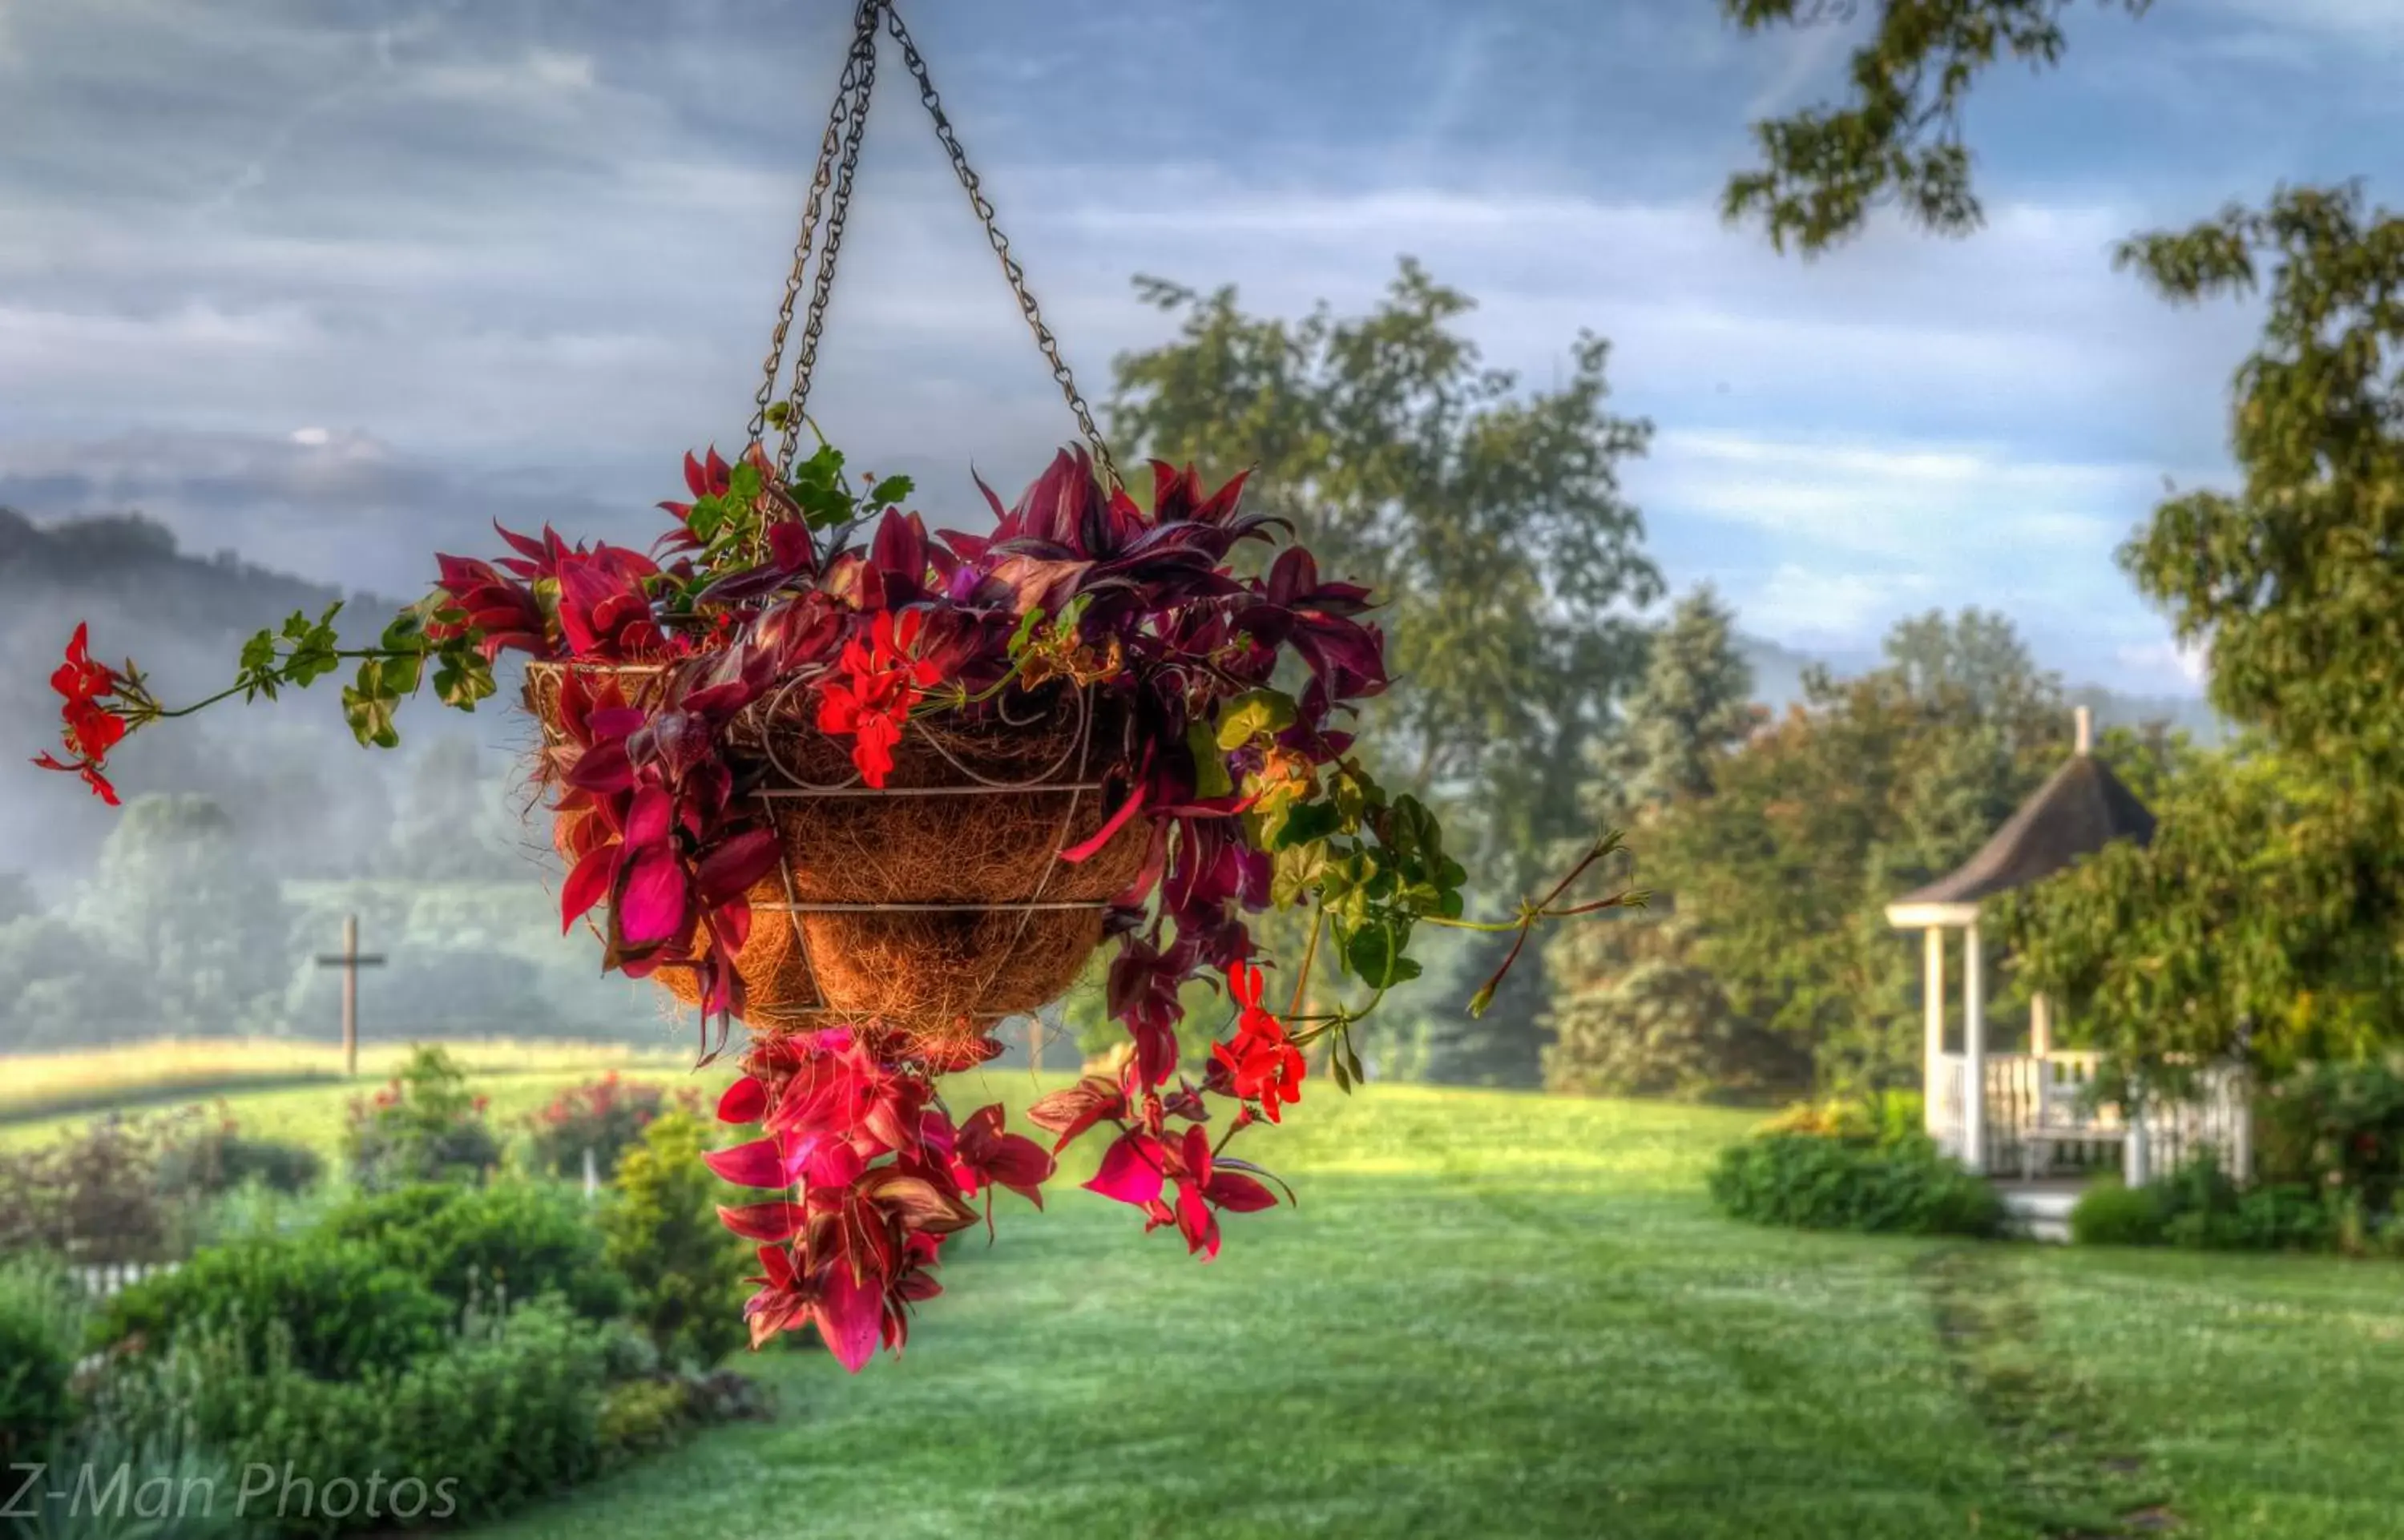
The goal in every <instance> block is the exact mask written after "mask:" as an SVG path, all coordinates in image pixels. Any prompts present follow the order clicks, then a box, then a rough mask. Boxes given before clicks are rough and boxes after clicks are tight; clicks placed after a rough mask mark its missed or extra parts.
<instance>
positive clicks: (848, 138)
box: [776, 0, 884, 471]
mask: <svg viewBox="0 0 2404 1540" xmlns="http://www.w3.org/2000/svg"><path fill="white" fill-rule="evenodd" d="M883 3H884V0H861V5H860V30H859V32H858V33H857V35H855V36H854V38H853V41H852V62H851V65H847V66H846V70H845V73H846V75H847V76H854V77H856V79H857V82H858V89H857V91H855V92H854V94H853V96H852V102H851V122H850V124H849V126H848V129H847V130H846V133H845V135H844V142H843V159H842V161H841V163H840V164H839V165H838V166H837V168H836V172H835V177H834V188H833V190H832V192H830V193H829V194H828V196H827V213H826V242H825V244H824V245H821V246H820V247H819V248H818V274H817V278H818V281H817V284H816V285H815V287H813V288H812V289H811V291H810V306H809V311H808V314H807V315H804V316H803V318H802V345H801V350H800V352H799V354H798V355H797V357H795V358H794V360H793V388H792V390H791V392H790V394H789V395H788V396H787V397H786V399H785V431H784V437H783V438H782V440H781V441H779V442H778V444H777V446H776V464H777V465H778V466H779V467H781V468H783V469H786V470H788V471H790V469H791V468H792V464H793V455H794V452H795V450H796V449H798V448H799V447H800V444H801V441H802V426H803V425H802V413H804V411H806V410H807V409H808V406H809V399H810V376H811V375H812V374H813V373H814V372H815V371H817V369H818V342H819V340H820V338H821V337H822V336H823V335H824V333H825V330H826V312H827V300H828V297H829V296H830V295H832V293H833V291H834V264H835V258H836V255H837V254H838V253H839V252H840V251H841V250H842V249H843V227H844V221H845V219H846V217H849V215H850V213H851V184H852V181H853V179H854V178H855V177H856V176H857V175H859V172H860V140H861V139H862V138H863V137H864V136H865V135H866V133H867V132H868V102H869V97H870V94H871V93H872V92H874V91H875V89H876V11H877V10H878V8H879V7H881V6H882V4H883ZM853 66H856V70H855V68H854V67H853ZM830 126H832V125H830Z"/></svg>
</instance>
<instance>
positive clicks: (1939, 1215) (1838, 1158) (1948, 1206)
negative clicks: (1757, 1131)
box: [1710, 1133, 2003, 1236]
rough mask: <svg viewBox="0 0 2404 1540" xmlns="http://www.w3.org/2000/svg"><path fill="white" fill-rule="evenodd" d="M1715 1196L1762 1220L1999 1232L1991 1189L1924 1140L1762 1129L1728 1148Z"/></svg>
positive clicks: (1737, 1212) (1805, 1225)
mask: <svg viewBox="0 0 2404 1540" xmlns="http://www.w3.org/2000/svg"><path fill="white" fill-rule="evenodd" d="M1710 1185H1711V1194H1712V1200H1713V1201H1714V1202H1716V1203H1717V1204H1718V1205H1719V1206H1720V1208H1721V1209H1722V1210H1723V1211H1725V1212H1726V1213H1728V1214H1730V1215H1732V1216H1733V1217H1735V1218H1738V1219H1749V1220H1753V1221H1754V1222H1755V1223H1757V1224H1763V1225H1794V1226H1796V1227H1797V1228H1801V1229H1813V1230H1859V1231H1875V1232H1885V1233H1893V1234H1900V1235H1972V1236H1983V1235H1992V1234H1993V1233H1994V1232H1995V1229H1996V1227H1997V1225H2000V1224H2001V1223H2002V1220H2003V1202H2002V1199H2000V1198H1999V1197H1996V1196H1995V1193H1994V1190H1993V1189H1992V1188H1991V1187H1989V1186H1988V1185H1987V1183H1985V1182H1983V1181H1981V1180H1979V1179H1978V1177H1976V1176H1973V1175H1971V1174H1970V1173H1969V1172H1968V1171H1966V1170H1964V1169H1963V1168H1962V1166H1961V1164H1960V1163H1959V1162H1957V1161H1954V1160H1951V1159H1950V1158H1948V1157H1946V1156H1944V1155H1939V1154H1938V1153H1937V1152H1936V1149H1935V1148H1934V1147H1933V1146H1931V1145H1929V1144H1928V1143H1927V1142H1926V1141H1904V1142H1899V1143H1894V1144H1881V1143H1876V1142H1871V1141H1864V1140H1855V1139H1826V1138H1821V1137H1818V1136H1815V1135H1810V1134H1793V1133H1771V1134H1765V1135H1760V1136H1757V1137H1755V1138H1753V1139H1750V1140H1747V1141H1744V1142H1742V1143H1740V1144H1735V1145H1731V1146H1730V1147H1729V1148H1728V1149H1726V1151H1724V1152H1722V1154H1721V1155H1720V1160H1719V1164H1718V1165H1717V1166H1716V1167H1714V1168H1713V1169H1712V1174H1711V1182H1710Z"/></svg>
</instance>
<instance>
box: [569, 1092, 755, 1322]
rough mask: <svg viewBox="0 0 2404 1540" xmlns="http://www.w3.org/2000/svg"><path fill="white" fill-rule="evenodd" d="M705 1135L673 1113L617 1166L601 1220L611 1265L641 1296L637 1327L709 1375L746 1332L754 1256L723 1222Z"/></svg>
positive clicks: (688, 1117) (692, 1120) (694, 1122)
mask: <svg viewBox="0 0 2404 1540" xmlns="http://www.w3.org/2000/svg"><path fill="white" fill-rule="evenodd" d="M703 1130H704V1126H703V1124H702V1122H701V1120H700V1119H699V1118H697V1117H694V1116H693V1115H692V1113H682V1112H678V1113H669V1114H668V1115H666V1116H664V1117H663V1118H661V1119H659V1120H658V1121H657V1122H655V1123H653V1124H652V1125H651V1126H650V1127H649V1128H647V1129H645V1130H644V1132H643V1141H642V1142H641V1143H640V1144H639V1145H636V1147H635V1148H634V1149H631V1150H629V1151H627V1152H626V1155H625V1158H624V1159H623V1160H622V1161H620V1162H619V1165H618V1177H617V1183H616V1190H615V1191H614V1192H613V1193H612V1194H611V1195H610V1197H609V1201H608V1207H607V1208H605V1209H604V1210H603V1211H602V1218H601V1228H602V1233H603V1235H604V1236H605V1237H606V1238H607V1247H608V1251H607V1254H608V1258H609V1260H610V1261H611V1262H612V1263H614V1264H616V1266H617V1267H620V1268H622V1269H623V1271H624V1272H625V1275H626V1277H627V1278H628V1279H629V1280H631V1281H632V1282H633V1284H634V1289H635V1309H634V1315H635V1319H636V1321H637V1322H639V1323H641V1324H642V1326H643V1328H644V1329H645V1330H646V1331H648V1332H649V1333H650V1336H651V1340H652V1341H653V1342H655V1343H657V1344H658V1345H659V1350H660V1353H661V1355H662V1356H663V1357H664V1358H665V1359H666V1360H667V1361H668V1362H670V1363H672V1364H692V1365H698V1366H700V1367H702V1368H707V1367H709V1366H710V1365H714V1364H716V1363H717V1362H718V1361H719V1360H720V1359H721V1358H724V1357H725V1356H726V1355H727V1354H728V1353H730V1352H732V1351H734V1350H735V1349H736V1348H739V1347H741V1346H742V1345H743V1343H744V1342H745V1341H746V1340H747V1338H748V1335H749V1334H748V1329H747V1328H746V1326H745V1324H744V1322H743V1315H742V1303H743V1297H744V1295H746V1293H748V1289H747V1287H746V1285H745V1284H744V1281H743V1279H744V1275H745V1274H746V1273H748V1272H749V1271H751V1270H752V1264H753V1257H752V1255H751V1253H750V1252H749V1250H748V1248H747V1247H746V1246H745V1244H744V1243H743V1242H742V1241H740V1240H738V1239H734V1237H733V1236H730V1235H729V1234H728V1233H727V1232H726V1229H725V1226H723V1225H720V1223H719V1220H718V1204H719V1201H720V1198H721V1197H723V1188H722V1187H721V1186H720V1183H718V1181H717V1179H716V1178H715V1177H713V1176H712V1175H711V1174H710V1171H709V1169H708V1168H707V1167H706V1166H704V1165H703V1164H702V1163H701V1154H702V1150H703V1149H704V1147H705V1146H704V1143H703Z"/></svg>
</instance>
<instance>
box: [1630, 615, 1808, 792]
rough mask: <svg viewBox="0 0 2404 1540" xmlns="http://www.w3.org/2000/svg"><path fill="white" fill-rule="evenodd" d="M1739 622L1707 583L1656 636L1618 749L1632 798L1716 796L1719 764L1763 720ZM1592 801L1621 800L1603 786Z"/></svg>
mask: <svg viewBox="0 0 2404 1540" xmlns="http://www.w3.org/2000/svg"><path fill="white" fill-rule="evenodd" d="M1735 623H1736V614H1735V612H1734V611H1733V610H1731V609H1728V608H1727V607H1726V606H1725V605H1723V604H1722V603H1720V600H1719V595H1717V594H1716V593H1714V592H1713V591H1712V586H1711V585H1710V584H1709V583H1704V584H1702V585H1701V586H1699V587H1698V588H1697V589H1696V590H1695V591H1694V592H1693V593H1691V594H1689V595H1686V596H1685V597H1684V598H1683V599H1681V600H1679V601H1678V604H1677V608H1676V609H1673V610H1672V611H1671V612H1670V620H1669V623H1668V624H1666V625H1664V626H1663V627H1662V628H1661V629H1660V631H1659V632H1658V633H1657V634H1656V635H1655V636H1654V637H1653V638H1652V645H1651V648H1650V651H1649V655H1648V656H1647V658H1646V661H1645V665H1644V679H1643V682H1642V684H1640V685H1639V686H1638V687H1637V690H1636V693H1635V695H1634V697H1633V698H1632V699H1630V700H1629V701H1628V711H1627V715H1626V717H1625V718H1624V720H1623V721H1622V724H1621V728H1620V733H1619V735H1618V743H1617V745H1616V747H1617V749H1618V752H1617V753H1616V755H1614V758H1615V759H1616V760H1617V762H1618V763H1617V765H1616V766H1615V768H1617V769H1619V770H1620V772H1621V778H1622V781H1623V784H1624V786H1625V800H1626V801H1627V802H1628V804H1629V805H1636V806H1642V805H1651V806H1662V805H1668V804H1670V803H1672V802H1676V801H1678V800H1680V799H1682V798H1688V797H1707V796H1709V795H1711V794H1712V789H1713V786H1712V777H1713V766H1714V764H1715V763H1717V762H1718V760H1719V759H1720V757H1721V756H1722V755H1723V754H1725V753H1726V751H1727V750H1728V749H1732V748H1734V747H1735V746H1736V745H1737V744H1739V743H1741V742H1742V741H1743V740H1744V738H1745V736H1746V735H1748V734H1750V733H1752V732H1753V731H1754V729H1755V728H1757V727H1759V726H1760V725H1761V722H1762V720H1763V718H1764V717H1765V715H1766V713H1765V712H1764V711H1763V710H1762V708H1761V707H1758V706H1756V705H1754V702H1753V668H1752V666H1751V665H1748V664H1747V663H1746V662H1745V661H1744V654H1743V653H1741V652H1740V651H1738V650H1737V645H1736V634H1735V630H1734V626H1735ZM1589 800H1600V801H1602V802H1604V803H1606V804H1607V803H1608V802H1610V801H1612V800H1616V799H1614V798H1612V797H1611V795H1610V793H1609V792H1608V791H1599V794H1596V793H1590V797H1589Z"/></svg>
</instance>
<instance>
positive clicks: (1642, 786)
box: [1540, 584, 1809, 1096]
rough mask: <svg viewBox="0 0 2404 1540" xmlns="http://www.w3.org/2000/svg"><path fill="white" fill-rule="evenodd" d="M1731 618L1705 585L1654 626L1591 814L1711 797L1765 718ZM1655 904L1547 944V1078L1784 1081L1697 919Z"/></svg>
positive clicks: (1691, 1089) (1597, 779)
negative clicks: (1733, 1001) (1699, 957)
mask: <svg viewBox="0 0 2404 1540" xmlns="http://www.w3.org/2000/svg"><path fill="white" fill-rule="evenodd" d="M1734 624H1735V616H1734V614H1733V612H1731V611H1730V610H1729V609H1727V608H1726V606H1724V605H1723V604H1722V603H1721V602H1720V600H1719V597H1718V595H1716V594H1715V593H1713V592H1712V589H1711V587H1710V585H1708V584H1705V585H1703V586H1701V587H1698V588H1697V589H1696V590H1694V591H1693V592H1692V593H1690V594H1688V595H1686V596H1685V597H1684V598H1683V599H1681V600H1679V601H1678V604H1677V606H1676V608H1675V609H1673V610H1672V611H1671V612H1670V618H1669V620H1668V622H1667V623H1664V624H1663V625H1662V626H1661V627H1660V628H1659V629H1658V630H1657V631H1656V632H1655V633H1654V635H1653V637H1652V638H1651V642H1650V646H1649V648H1648V650H1647V657H1646V661H1645V667H1644V677H1643V681H1642V683H1641V684H1640V685H1638V687H1637V690H1636V693H1635V694H1634V696H1633V697H1632V698H1631V699H1630V700H1629V701H1628V707H1627V710H1626V712H1625V713H1624V714H1623V716H1622V717H1621V719H1620V721H1619V722H1618V724H1617V728H1616V731H1615V732H1614V734H1613V735H1611V736H1610V737H1608V738H1606V739H1602V740H1600V742H1599V744H1598V751H1597V753H1596V754H1595V756H1594V758H1595V761H1596V764H1595V773H1594V775H1593V776H1592V777H1589V779H1588V781H1587V784H1586V791H1585V800H1586V805H1587V808H1588V811H1589V813H1590V814H1591V815H1592V816H1593V818H1594V819H1595V820H1596V821H1597V822H1598V823H1600V824H1603V825H1607V826H1619V825H1623V824H1626V823H1628V821H1630V820H1631V819H1633V820H1636V821H1638V822H1639V823H1640V825H1642V826H1646V827H1649V826H1650V822H1651V820H1653V819H1659V818H1661V817H1664V816H1667V815H1668V814H1669V813H1670V811H1671V809H1673V808H1675V807H1677V806H1679V805H1683V804H1685V803H1688V802H1692V801H1695V800H1697V799H1699V798H1704V797H1709V796H1710V795H1712V792H1713V791H1716V790H1717V789H1718V781H1719V773H1720V766H1721V765H1722V764H1723V763H1724V762H1725V761H1726V757H1727V755H1728V754H1729V753H1730V752H1731V751H1732V750H1734V749H1736V748H1737V747H1738V746H1739V745H1740V744H1741V743H1742V742H1743V741H1744V739H1745V738H1746V737H1747V736H1748V735H1750V734H1752V733H1753V732H1754V731H1755V730H1756V729H1758V728H1759V727H1760V726H1761V724H1762V721H1763V718H1764V715H1765V713H1764V712H1763V711H1762V709H1761V708H1760V707H1757V706H1755V705H1754V704H1753V701H1752V698H1751V697H1752V693H1753V671H1752V669H1751V667H1750V666H1749V665H1747V664H1746V663H1745V660H1744V656H1743V654H1742V653H1741V652H1740V651H1738V650H1737V646H1736V637H1735V633H1734V629H1733V627H1734ZM1651 903H1652V908H1651V911H1650V912H1649V913H1647V914H1644V915H1614V917H1612V918H1611V919H1610V920H1608V921H1601V922H1593V923H1587V924H1581V925H1573V926H1565V927H1563V928H1562V929H1561V930H1560V931H1558V933H1557V934H1555V935H1554V936H1553V937H1551V938H1550V939H1549V940H1548V941H1547V942H1546V943H1545V945H1544V950H1543V952H1542V953H1541V954H1540V955H1541V958H1542V960H1543V962H1544V973H1543V975H1542V978H1543V982H1544V985H1545V986H1546V987H1547V990H1548V993H1549V996H1550V1000H1549V1002H1548V1003H1549V1009H1548V1010H1547V1012H1546V1014H1545V1015H1544V1027H1545V1029H1547V1030H1548V1031H1549V1033H1550V1035H1551V1037H1552V1043H1551V1045H1550V1046H1548V1047H1547V1048H1546V1049H1545V1050H1544V1085H1546V1087H1547V1088H1550V1089H1554V1090H1562V1091H1573V1092H1586V1093H1589V1094H1593V1093H1611V1094H1619V1095H1641V1096H1653V1095H1688V1096H1698V1095H1701V1094H1703V1091H1704V1089H1705V1088H1706V1087H1707V1086H1708V1085H1727V1086H1734V1085H1740V1084H1741V1085H1751V1086H1753V1087H1754V1088H1755V1089H1757V1088H1759V1086H1760V1085H1762V1083H1763V1082H1764V1081H1765V1080H1769V1079H1783V1080H1785V1081H1786V1082H1787V1083H1789V1084H1792V1083H1793V1081H1794V1080H1795V1078H1796V1073H1795V1064H1794V1060H1795V1057H1796V1056H1795V1055H1794V1054H1793V1052H1792V1050H1791V1049H1790V1048H1788V1047H1787V1045H1786V1044H1784V1043H1781V1042H1779V1041H1778V1040H1775V1039H1772V1038H1769V1037H1768V1035H1767V1034H1765V1033H1763V1032H1761V1031H1760V1030H1759V1029H1757V1028H1754V1026H1753V1025H1752V1024H1751V1023H1749V1022H1745V1021H1741V1020H1740V1019H1739V1018H1738V1017H1737V1015H1735V1013H1734V1012H1733V1011H1732V1010H1731V1009H1730V1008H1729V1006H1728V1003H1727V997H1726V993H1725V992H1724V991H1723V990H1721V989H1720V988H1719V987H1718V985H1717V983H1716V982H1715V981H1713V980H1712V979H1711V977H1710V975H1709V974H1708V973H1704V972H1703V971H1701V970H1699V969H1698V968H1696V967H1694V966H1693V965H1692V963H1691V959H1690V958H1689V955H1688V954H1689V951H1690V946H1689V945H1688V944H1689V943H1690V942H1691V940H1692V937H1693V927H1692V925H1691V924H1688V923H1685V922H1684V921H1683V920H1682V919H1681V918H1680V917H1679V916H1678V913H1677V896H1676V894H1674V893H1670V892H1663V891H1659V890H1656V891H1655V892H1654V894H1653V896H1652V900H1651ZM1764 1049H1767V1050H1768V1053H1767V1055H1766V1056H1765V1054H1764V1053H1763V1052H1762V1051H1761V1050H1764ZM1781 1060H1782V1061H1781ZM1802 1073H1803V1074H1804V1075H1806V1076H1808V1073H1809V1064H1808V1060H1806V1061H1805V1063H1804V1066H1803V1070H1802Z"/></svg>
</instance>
